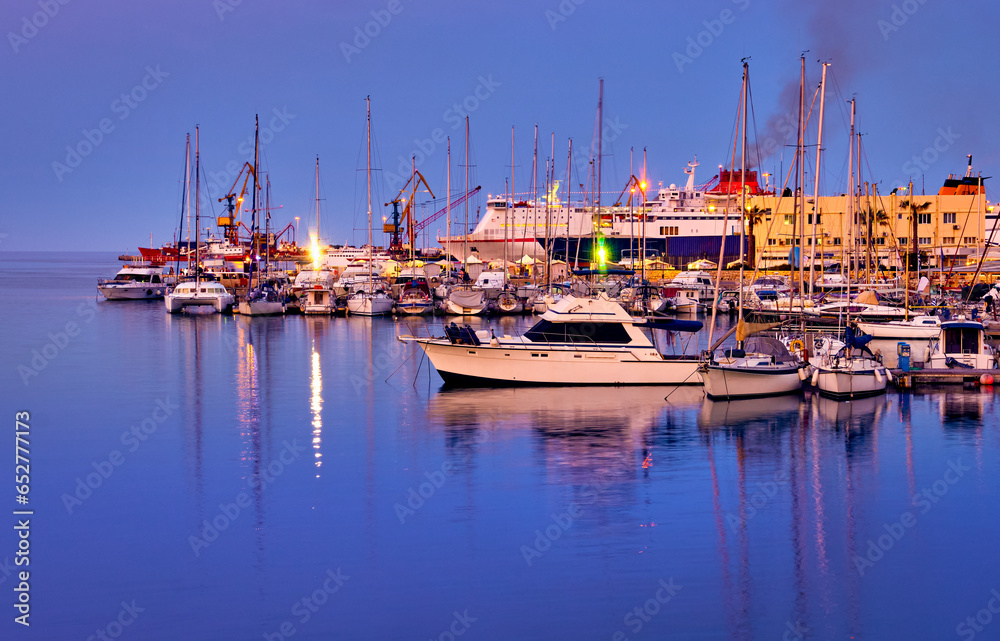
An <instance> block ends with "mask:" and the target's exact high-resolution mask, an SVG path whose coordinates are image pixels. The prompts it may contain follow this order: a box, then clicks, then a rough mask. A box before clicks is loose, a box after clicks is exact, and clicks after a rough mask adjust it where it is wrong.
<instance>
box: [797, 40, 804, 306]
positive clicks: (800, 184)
mask: <svg viewBox="0 0 1000 641" xmlns="http://www.w3.org/2000/svg"><path fill="white" fill-rule="evenodd" d="M799 63H800V65H801V72H800V74H801V75H800V77H799V142H798V145H799V146H798V149H796V152H795V155H796V158H797V162H798V167H797V173H796V176H795V185H796V186H795V189H796V193H795V200H796V202H797V203H798V205H799V206H798V210H799V216H798V223H799V228H798V233H797V235H796V241H797V242H796V246H797V249H796V251H797V252H798V257H799V305H800V306H801V309H802V311H805V296H806V288H805V275H806V274H805V262H804V261H803V260H802V255H803V252H804V251H805V238H804V237H803V236H804V234H805V232H804V229H805V226H806V214H805V211H806V163H805V146H806V145H805V142H806V120H805V119H806V57H805V54H803V55H802V56H800V57H799Z"/></svg>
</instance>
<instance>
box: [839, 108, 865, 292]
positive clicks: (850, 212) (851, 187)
mask: <svg viewBox="0 0 1000 641" xmlns="http://www.w3.org/2000/svg"><path fill="white" fill-rule="evenodd" d="M848 148H849V155H848V157H847V172H848V174H849V175H850V178H848V181H847V207H846V210H847V217H846V220H844V225H842V226H841V228H842V231H843V233H842V237H843V238H844V239H845V240H846V239H847V225H853V224H854V198H855V195H856V194H857V190H856V189H855V183H854V99H853V98H851V141H850V145H849V146H848ZM866 215H867V213H866ZM843 253H844V252H843V250H842V251H841V254H843ZM847 272H848V276H850V269H848V270H847ZM840 274H841V276H843V274H844V261H843V260H841V261H840ZM848 281H850V279H849V278H848Z"/></svg>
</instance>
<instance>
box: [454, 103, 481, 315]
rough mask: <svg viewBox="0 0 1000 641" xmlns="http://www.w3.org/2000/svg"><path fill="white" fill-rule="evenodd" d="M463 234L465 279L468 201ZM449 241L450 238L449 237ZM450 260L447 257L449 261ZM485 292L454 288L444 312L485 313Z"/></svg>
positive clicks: (455, 313)
mask: <svg viewBox="0 0 1000 641" xmlns="http://www.w3.org/2000/svg"><path fill="white" fill-rule="evenodd" d="M465 193H466V194H468V193H469V117H468V116H466V117H465ZM463 229H464V230H465V233H463V234H462V256H464V258H463V259H462V261H463V265H464V268H463V270H462V272H463V274H464V275H465V277H466V278H468V274H469V263H470V256H469V199H468V198H466V199H465V226H464V227H463ZM449 239H450V236H449ZM449 242H450V240H449ZM450 259H451V257H450V255H449V260H450ZM486 306H487V300H486V292H484V291H481V290H476V289H472V288H471V287H469V285H468V284H467V283H466V284H463V285H458V286H455V287H453V288H452V289H451V291H450V292H449V293H448V298H447V299H446V300H445V311H447V312H448V313H449V314H454V315H457V316H475V315H478V314H482V313H484V312H486Z"/></svg>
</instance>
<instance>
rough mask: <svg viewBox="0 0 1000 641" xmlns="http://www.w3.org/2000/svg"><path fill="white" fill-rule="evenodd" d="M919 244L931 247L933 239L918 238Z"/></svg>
mask: <svg viewBox="0 0 1000 641" xmlns="http://www.w3.org/2000/svg"><path fill="white" fill-rule="evenodd" d="M917 244H918V245H930V244H931V239H930V238H929V237H927V236H918V237H917Z"/></svg>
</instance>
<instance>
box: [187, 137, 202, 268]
mask: <svg viewBox="0 0 1000 641" xmlns="http://www.w3.org/2000/svg"><path fill="white" fill-rule="evenodd" d="M200 148H201V147H200V143H199V135H198V126H197V125H195V127H194V282H195V287H198V286H199V285H200V284H201V243H200V242H198V238H199V237H200V236H201V154H200V152H199V150H200ZM188 256H189V257H190V256H191V253H190V250H189V251H188ZM190 264H191V263H190V261H188V266H189V267H190Z"/></svg>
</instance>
